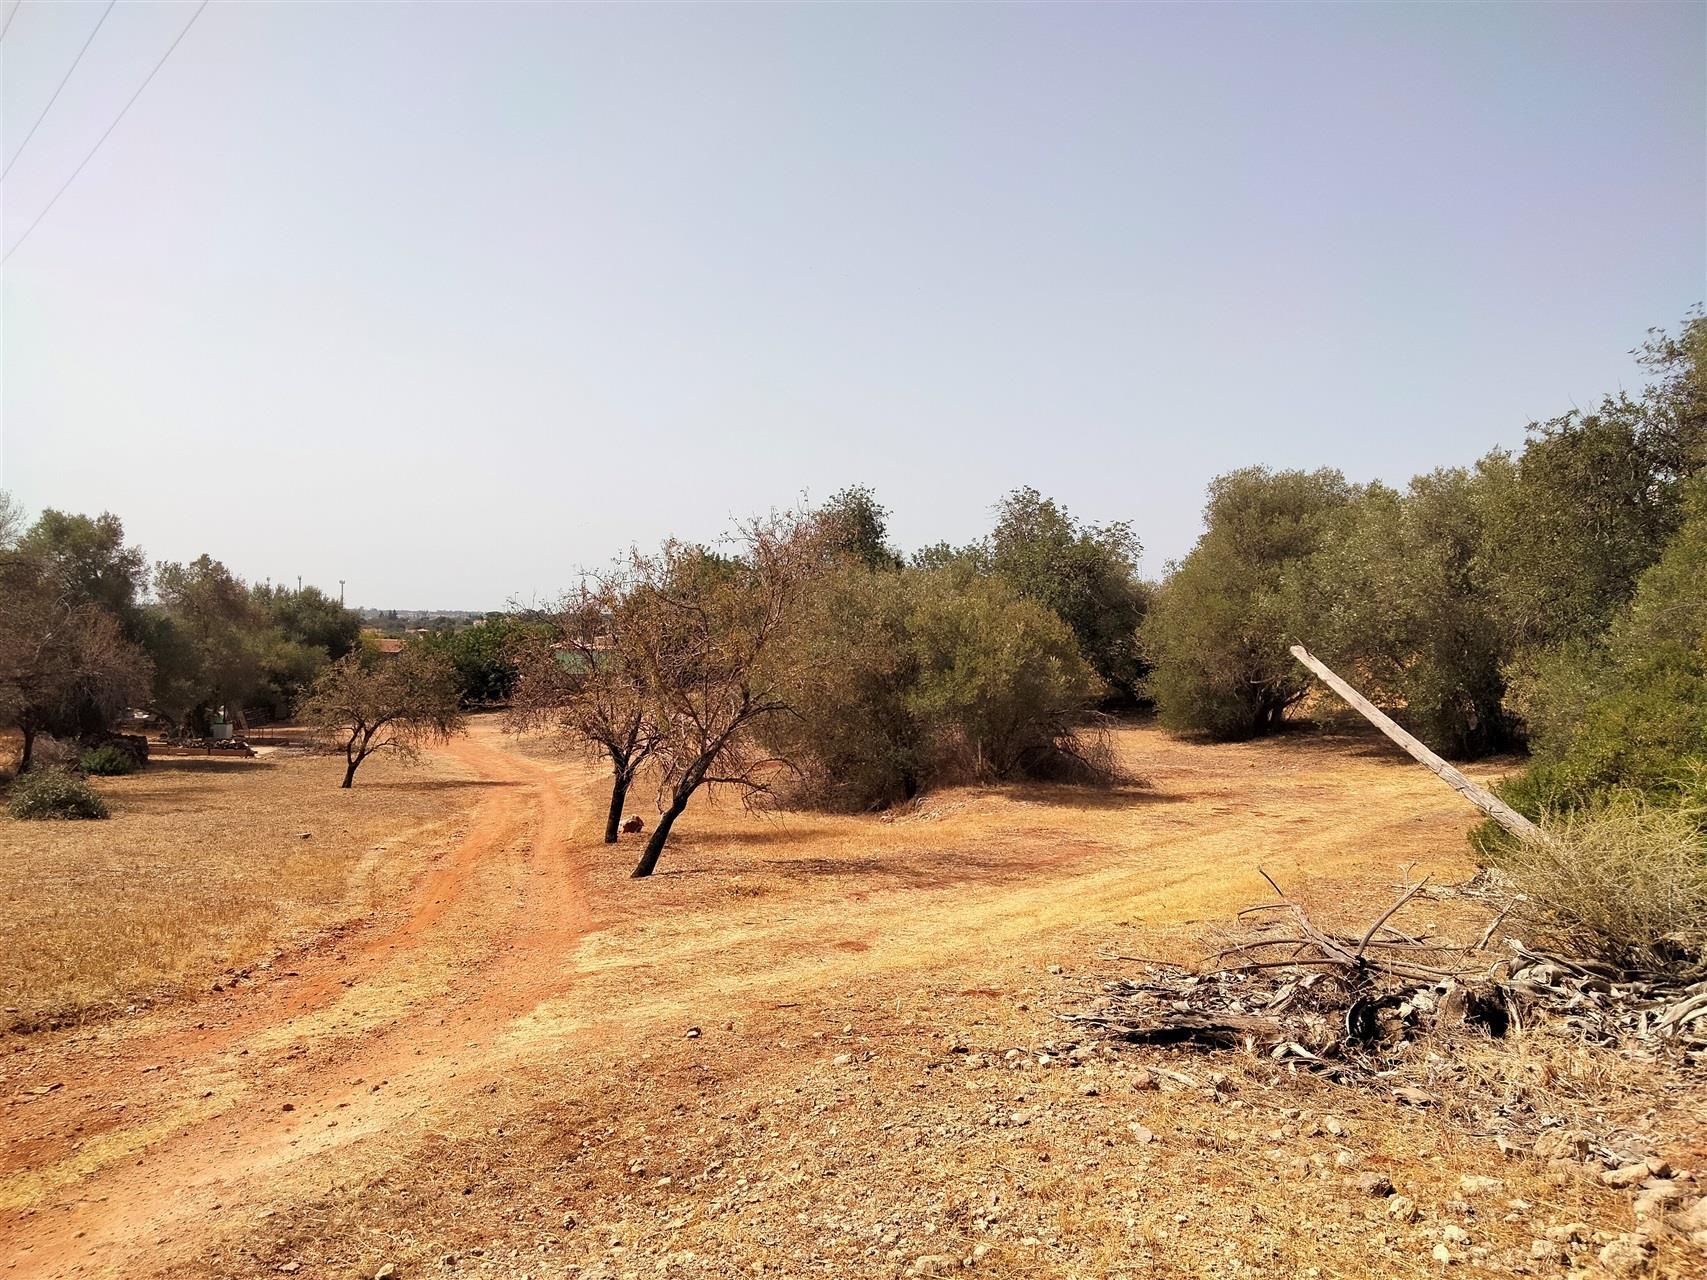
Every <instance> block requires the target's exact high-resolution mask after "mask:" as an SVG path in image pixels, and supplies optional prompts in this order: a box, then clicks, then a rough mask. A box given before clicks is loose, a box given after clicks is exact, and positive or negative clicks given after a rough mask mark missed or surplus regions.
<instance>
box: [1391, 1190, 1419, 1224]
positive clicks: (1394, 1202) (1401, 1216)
mask: <svg viewBox="0 0 1707 1280" xmlns="http://www.w3.org/2000/svg"><path fill="white" fill-rule="evenodd" d="M1387 1216H1388V1217H1389V1218H1391V1219H1392V1220H1393V1221H1394V1222H1401V1223H1403V1222H1415V1221H1416V1220H1417V1219H1418V1218H1420V1217H1422V1213H1421V1211H1420V1210H1418V1208H1417V1204H1416V1201H1415V1200H1412V1199H1411V1198H1410V1197H1409V1196H1404V1195H1399V1194H1398V1193H1397V1192H1395V1193H1394V1194H1393V1195H1390V1196H1388V1197H1387Z"/></svg>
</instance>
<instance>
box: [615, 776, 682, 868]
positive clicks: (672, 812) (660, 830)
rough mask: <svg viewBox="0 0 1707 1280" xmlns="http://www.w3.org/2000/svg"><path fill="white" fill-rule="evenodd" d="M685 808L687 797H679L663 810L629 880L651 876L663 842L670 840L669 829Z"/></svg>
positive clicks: (662, 848) (661, 850)
mask: <svg viewBox="0 0 1707 1280" xmlns="http://www.w3.org/2000/svg"><path fill="white" fill-rule="evenodd" d="M687 807H688V797H687V796H680V797H677V798H676V799H675V800H673V801H672V802H671V804H670V807H669V808H668V809H666V810H664V816H663V817H661V818H659V819H658V825H657V826H656V827H654V828H653V829H652V838H651V839H650V840H648V841H647V842H646V852H645V853H643V854H641V855H640V865H639V866H637V867H635V868H634V874H633V875H631V876H630V877H629V879H631V880H642V879H644V878H645V877H647V876H649V875H651V874H652V871H653V869H654V868H655V867H656V866H657V865H658V857H659V855H660V854H662V853H663V852H664V842H665V841H666V840H668V839H669V838H670V828H671V827H672V826H674V825H675V821H676V819H677V818H679V817H681V816H682V810H683V809H686V808H687Z"/></svg>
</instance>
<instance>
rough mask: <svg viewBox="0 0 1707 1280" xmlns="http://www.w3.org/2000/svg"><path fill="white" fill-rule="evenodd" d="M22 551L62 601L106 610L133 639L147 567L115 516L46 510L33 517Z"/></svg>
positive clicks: (138, 549) (104, 513)
mask: <svg viewBox="0 0 1707 1280" xmlns="http://www.w3.org/2000/svg"><path fill="white" fill-rule="evenodd" d="M22 546H23V549H24V550H25V551H26V552H29V553H30V554H33V555H36V556H39V557H40V558H41V559H42V561H43V563H44V564H45V565H46V566H47V568H48V571H49V572H50V573H51V574H52V576H53V578H54V580H55V581H56V582H57V583H58V585H59V588H60V590H61V591H62V592H63V593H64V594H65V596H66V598H67V599H69V600H72V601H76V602H80V603H83V604H92V605H95V606H96V607H98V608H101V609H105V610H106V611H107V612H108V613H110V614H112V616H113V617H114V618H116V619H117V620H118V622H119V625H120V626H121V627H122V628H123V629H124V632H125V634H126V635H127V636H130V637H131V638H133V639H134V638H135V637H136V635H137V632H138V600H139V597H140V595H141V593H142V591H143V590H144V588H145V587H146V586H147V584H148V562H147V560H146V559H145V557H144V556H143V553H142V549H141V548H140V547H134V546H128V545H126V543H125V540H124V525H123V523H122V522H121V521H120V520H119V518H118V517H117V516H115V515H113V514H111V513H110V512H102V513H101V514H100V515H99V516H95V517H90V516H82V515H67V514H66V513H65V512H63V511H54V510H52V509H51V508H50V509H48V510H46V511H43V512H42V513H41V515H40V516H38V517H37V518H36V522H35V524H34V525H32V526H31V527H30V530H29V532H28V533H27V534H26V535H25V536H24V538H23V542H22Z"/></svg>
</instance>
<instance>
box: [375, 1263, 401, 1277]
mask: <svg viewBox="0 0 1707 1280" xmlns="http://www.w3.org/2000/svg"><path fill="white" fill-rule="evenodd" d="M397 1275H398V1272H397V1264H396V1263H395V1262H388V1263H386V1264H385V1265H384V1266H383V1267H381V1268H380V1269H379V1270H378V1271H375V1272H374V1273H373V1280H397Z"/></svg>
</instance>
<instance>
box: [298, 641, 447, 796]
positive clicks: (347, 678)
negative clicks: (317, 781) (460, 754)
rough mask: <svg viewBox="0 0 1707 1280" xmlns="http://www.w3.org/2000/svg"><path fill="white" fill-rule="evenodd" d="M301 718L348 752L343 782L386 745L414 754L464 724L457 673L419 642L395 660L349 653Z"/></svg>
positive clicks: (319, 685) (327, 746)
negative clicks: (368, 657) (426, 744)
mask: <svg viewBox="0 0 1707 1280" xmlns="http://www.w3.org/2000/svg"><path fill="white" fill-rule="evenodd" d="M297 716H298V718H299V719H301V721H302V722H303V723H304V724H306V725H308V726H310V728H311V729H312V730H313V733H314V740H315V742H316V744H317V745H318V746H319V747H320V749H321V750H323V751H329V752H341V753H342V754H343V757H344V781H343V784H342V785H343V786H345V787H349V786H353V785H354V784H355V780H356V770H357V769H358V768H360V767H361V764H362V761H364V760H366V759H367V758H368V757H369V756H371V755H373V754H375V753H376V752H380V751H389V752H392V753H393V754H395V755H399V756H402V757H403V758H405V759H413V758H414V757H415V756H416V755H417V754H418V753H419V751H420V748H421V744H422V743H425V742H441V741H443V740H445V739H446V738H448V737H450V736H451V735H452V734H454V733H461V732H462V728H463V719H462V709H461V706H460V705H459V702H458V699H457V684H456V672H455V671H454V670H453V669H452V667H451V665H450V662H449V661H448V660H447V659H445V658H442V657H439V656H437V655H435V654H430V653H427V652H425V651H424V650H422V649H420V648H419V647H414V648H405V649H404V650H403V652H402V653H401V654H399V655H398V656H397V657H396V658H395V659H394V660H392V661H390V662H373V661H372V660H371V659H369V660H365V661H364V655H363V654H361V653H360V652H359V651H358V652H355V653H350V654H346V655H345V656H344V657H342V658H340V659H339V660H338V661H337V662H334V663H333V664H332V665H331V666H330V667H328V668H327V669H326V672H325V674H324V675H322V676H321V677H320V679H319V680H317V681H315V683H314V689H313V691H312V692H311V693H310V694H309V695H308V700H307V701H306V702H304V703H303V704H302V707H301V708H300V709H299V710H298V712H297Z"/></svg>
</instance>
